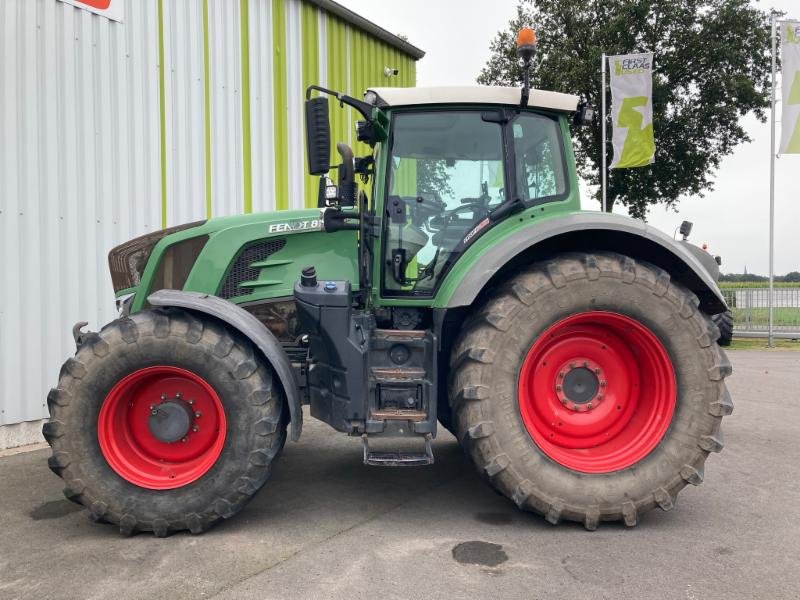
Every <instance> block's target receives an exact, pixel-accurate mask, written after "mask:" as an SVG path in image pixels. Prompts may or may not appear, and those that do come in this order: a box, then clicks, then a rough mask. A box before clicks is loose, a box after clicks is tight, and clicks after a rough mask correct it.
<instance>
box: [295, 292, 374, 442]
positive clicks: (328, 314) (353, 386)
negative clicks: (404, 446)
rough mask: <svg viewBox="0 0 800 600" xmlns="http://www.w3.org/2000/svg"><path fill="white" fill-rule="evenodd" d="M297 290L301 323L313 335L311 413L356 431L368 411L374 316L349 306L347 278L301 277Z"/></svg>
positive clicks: (361, 427)
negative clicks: (311, 281)
mask: <svg viewBox="0 0 800 600" xmlns="http://www.w3.org/2000/svg"><path fill="white" fill-rule="evenodd" d="M326 290H327V291H326ZM294 294H295V300H296V302H297V316H298V318H299V320H300V329H301V331H303V332H304V333H306V334H308V338H309V359H310V366H309V369H308V387H307V390H308V397H309V402H310V404H311V415H312V416H314V417H316V418H318V419H320V420H321V421H324V422H326V423H328V424H329V425H330V426H331V427H333V428H334V429H337V430H339V431H344V432H347V433H355V432H357V431H359V430H361V429H363V422H364V420H365V419H366V416H367V415H366V413H367V382H366V372H367V351H368V335H369V331H370V329H372V328H374V323H373V321H374V319H372V317H371V316H368V315H365V314H364V313H363V312H362V311H354V310H353V309H352V308H351V303H352V293H351V291H350V282H349V281H325V282H319V283H316V284H315V285H302V284H301V283H299V282H298V283H297V284H295V289H294Z"/></svg>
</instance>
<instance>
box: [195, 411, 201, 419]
mask: <svg viewBox="0 0 800 600" xmlns="http://www.w3.org/2000/svg"><path fill="white" fill-rule="evenodd" d="M194 416H195V418H196V419H199V418H200V417H202V416H203V415H202V414H201V413H200V411H197V412H196V413H194Z"/></svg>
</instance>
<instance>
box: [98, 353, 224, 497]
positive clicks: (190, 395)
mask: <svg viewBox="0 0 800 600" xmlns="http://www.w3.org/2000/svg"><path fill="white" fill-rule="evenodd" d="M165 402H167V403H172V404H174V405H177V406H181V407H184V408H185V412H186V414H187V418H188V419H190V421H189V426H188V430H187V431H186V434H185V435H184V437H183V438H182V439H179V440H176V441H174V442H165V441H161V440H160V439H158V438H157V437H156V436H155V435H154V433H153V432H152V431H151V427H150V425H149V423H150V416H151V413H152V411H153V410H154V409H158V407H159V405H160V404H162V403H165ZM181 403H182V404H181ZM225 429H226V424H225V411H224V410H223V408H222V402H221V401H220V399H219V396H218V395H217V393H216V392H215V391H214V389H213V388H212V387H211V386H210V385H209V384H208V383H207V382H206V381H205V380H204V379H203V378H202V377H200V376H198V375H196V374H194V373H192V372H191V371H187V370H186V369H180V368H178V367H170V366H156V367H147V368H145V369H139V370H138V371H134V372H133V373H131V374H130V375H128V376H127V377H125V378H123V379H121V380H120V381H118V382H117V383H116V385H114V387H113V388H111V391H110V392H109V393H108V395H107V396H106V398H105V400H104V401H103V405H102V407H101V408H100V415H99V417H98V420H97V438H98V441H99V443H100V450H101V451H102V453H103V456H104V457H105V459H106V461H107V462H108V464H109V465H110V466H111V468H112V469H114V471H115V472H116V473H117V474H118V475H119V476H120V477H122V478H123V479H125V480H126V481H129V482H130V483H133V484H134V485H138V486H139V487H143V488H148V489H152V490H168V489H174V488H178V487H181V486H184V485H187V484H189V483H191V482H193V481H196V480H197V479H199V478H200V477H202V476H203V475H205V474H206V473H207V472H208V470H209V469H210V468H211V467H212V466H213V465H214V463H215V462H216V461H217V459H218V458H219V455H220V454H221V452H222V447H223V445H224V444H225Z"/></svg>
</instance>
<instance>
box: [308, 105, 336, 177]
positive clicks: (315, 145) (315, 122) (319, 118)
mask: <svg viewBox="0 0 800 600" xmlns="http://www.w3.org/2000/svg"><path fill="white" fill-rule="evenodd" d="M306 152H307V157H308V172H309V173H311V174H312V175H325V174H326V173H327V172H328V171H329V170H330V168H331V125H330V120H329V118H328V99H327V98H325V97H322V96H320V97H317V98H311V99H309V100H306Z"/></svg>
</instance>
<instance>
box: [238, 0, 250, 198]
mask: <svg viewBox="0 0 800 600" xmlns="http://www.w3.org/2000/svg"><path fill="white" fill-rule="evenodd" d="M239 38H240V39H241V64H242V165H243V169H242V171H243V181H242V192H243V196H244V212H245V213H250V212H253V162H252V148H251V144H250V18H249V9H248V0H239Z"/></svg>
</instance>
